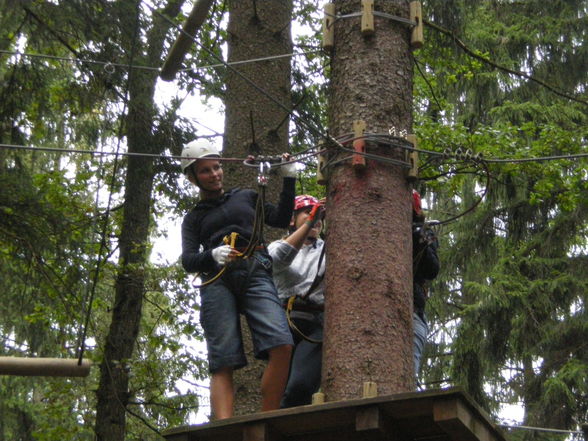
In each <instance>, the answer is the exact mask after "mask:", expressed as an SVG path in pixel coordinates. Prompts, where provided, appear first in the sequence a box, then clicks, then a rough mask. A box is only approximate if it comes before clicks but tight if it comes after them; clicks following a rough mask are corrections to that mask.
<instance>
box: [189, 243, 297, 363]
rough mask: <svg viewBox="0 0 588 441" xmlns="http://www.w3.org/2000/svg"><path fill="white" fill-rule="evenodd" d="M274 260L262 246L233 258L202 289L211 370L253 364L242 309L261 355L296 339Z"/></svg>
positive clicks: (255, 349)
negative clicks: (276, 282) (246, 346)
mask: <svg viewBox="0 0 588 441" xmlns="http://www.w3.org/2000/svg"><path fill="white" fill-rule="evenodd" d="M271 265H272V261H271V258H270V257H269V256H268V255H267V254H266V253H263V252H256V253H255V254H254V255H253V256H251V257H250V258H249V259H245V260H239V261H236V262H233V263H232V264H230V265H229V266H228V267H227V269H226V271H225V273H224V274H223V276H222V277H221V278H220V279H219V280H217V281H215V282H213V283H211V284H210V285H206V286H204V287H202V289H201V290H200V295H201V299H202V304H201V309H200V323H201V325H202V328H203V329H204V337H205V338H206V346H207V349H208V365H209V370H210V372H212V373H214V372H216V371H218V370H219V369H221V368H224V367H232V368H233V369H239V368H241V367H243V366H245V365H246V364H247V359H246V357H245V351H244V349H243V338H242V335H241V326H240V314H243V315H244V316H245V318H246V319H247V324H248V325H249V329H250V331H251V336H252V339H253V351H254V355H255V357H256V358H259V359H267V357H268V350H269V349H272V348H274V347H276V346H281V345H292V344H293V341H292V335H291V334H290V329H289V327H288V322H287V320H286V314H285V312H284V309H283V308H282V303H281V301H280V299H279V298H278V293H277V290H276V287H275V285H274V282H273V278H272V273H271Z"/></svg>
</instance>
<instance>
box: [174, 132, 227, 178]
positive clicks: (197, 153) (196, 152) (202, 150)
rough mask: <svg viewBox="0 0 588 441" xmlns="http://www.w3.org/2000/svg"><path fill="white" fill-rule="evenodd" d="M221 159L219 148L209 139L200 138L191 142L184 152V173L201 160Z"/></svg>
mask: <svg viewBox="0 0 588 441" xmlns="http://www.w3.org/2000/svg"><path fill="white" fill-rule="evenodd" d="M209 157H210V158H220V157H221V155H220V152H219V151H218V148H217V147H216V146H215V145H214V144H213V143H212V142H211V141H210V140H208V139H205V138H200V139H195V140H194V141H191V142H189V143H188V144H186V145H185V146H184V149H183V150H182V173H184V174H186V170H187V169H188V167H190V166H191V165H192V164H194V162H196V160H198V159H200V158H209Z"/></svg>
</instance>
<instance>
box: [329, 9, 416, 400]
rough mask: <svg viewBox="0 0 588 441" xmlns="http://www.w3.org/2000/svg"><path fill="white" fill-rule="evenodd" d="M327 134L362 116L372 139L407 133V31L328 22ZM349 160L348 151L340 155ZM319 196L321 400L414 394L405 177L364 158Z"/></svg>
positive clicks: (397, 153)
mask: <svg viewBox="0 0 588 441" xmlns="http://www.w3.org/2000/svg"><path fill="white" fill-rule="evenodd" d="M335 5H336V10H337V13H338V14H349V13H353V12H358V11H359V10H361V6H360V3H359V2H358V1H349V0H339V1H335ZM374 9H375V10H376V11H381V12H385V13H388V14H391V15H396V16H401V17H408V3H407V2H405V1H401V0H394V1H392V0H386V1H383V0H381V1H376V2H375V8H374ZM334 26H335V48H334V51H333V54H332V63H331V67H332V77H331V94H330V103H329V112H328V113H329V121H330V133H331V134H333V135H335V136H338V135H342V134H345V133H349V132H352V131H353V128H352V127H353V121H354V120H360V119H361V120H364V121H365V122H366V124H367V127H366V130H367V131H368V132H371V133H388V130H389V129H390V128H391V127H394V128H396V129H397V130H407V131H408V132H409V133H410V129H411V124H412V117H411V108H412V65H411V59H410V55H409V43H408V36H409V32H408V30H407V28H406V27H404V26H403V25H400V24H398V23H396V22H393V21H391V20H389V19H384V18H380V17H377V16H376V17H375V33H374V35H372V36H371V37H364V36H363V35H362V33H361V27H360V18H346V19H342V20H338V21H337V22H336V23H335V25H334ZM367 149H368V152H369V153H376V154H380V155H383V156H386V157H391V158H395V159H399V160H404V152H403V151H401V150H400V149H394V148H391V147H389V146H375V145H369V144H368V148H367ZM344 155H348V153H345V154H341V156H342V157H343V156H344ZM330 172H331V174H330V177H329V182H328V195H327V225H328V233H327V234H328V236H327V272H326V274H327V275H326V283H327V293H326V296H325V297H326V307H325V310H326V318H325V320H326V325H325V337H324V343H323V344H324V346H323V354H324V360H323V372H322V389H323V392H325V394H326V398H327V400H328V401H334V400H341V399H351V398H358V397H359V396H360V395H361V391H362V384H363V383H364V382H367V381H370V382H375V383H376V384H377V388H378V393H379V394H389V393H397V392H405V391H410V390H413V389H414V369H413V358H412V341H413V337H412V265H411V262H412V260H411V218H410V192H409V186H408V185H407V181H406V179H405V171H404V170H403V169H402V168H401V167H398V166H396V165H388V164H385V163H383V162H379V161H376V160H370V159H368V160H367V167H366V169H365V170H364V171H363V173H356V172H355V171H354V169H353V168H352V166H351V161H346V162H343V163H341V164H340V165H339V166H336V167H334V168H332V169H331V170H330Z"/></svg>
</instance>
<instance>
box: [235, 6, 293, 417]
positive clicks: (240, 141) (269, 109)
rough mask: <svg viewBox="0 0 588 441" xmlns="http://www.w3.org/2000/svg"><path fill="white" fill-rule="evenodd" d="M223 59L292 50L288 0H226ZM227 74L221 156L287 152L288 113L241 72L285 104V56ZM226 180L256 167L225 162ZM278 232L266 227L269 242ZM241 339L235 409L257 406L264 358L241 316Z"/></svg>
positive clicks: (245, 179)
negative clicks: (243, 360)
mask: <svg viewBox="0 0 588 441" xmlns="http://www.w3.org/2000/svg"><path fill="white" fill-rule="evenodd" d="M229 11H230V18H229V25H228V32H229V43H228V48H229V51H228V61H229V62H234V61H242V60H251V59H254V58H260V57H268V56H272V55H283V54H288V53H291V52H292V38H291V35H290V22H291V20H292V1H291V0H263V1H259V0H256V1H254V0H232V1H230V2H229ZM235 69H236V70H237V71H238V73H235V72H234V71H232V70H229V71H228V74H227V99H226V101H225V105H226V115H225V139H224V154H225V156H237V157H245V156H247V155H248V154H253V155H255V156H257V155H276V154H279V153H282V152H286V151H288V123H289V117H288V113H287V112H286V111H285V110H284V109H283V108H282V107H281V106H279V105H278V104H276V103H275V102H274V101H273V100H272V99H270V98H268V97H267V96H266V95H264V93H263V92H262V91H260V90H258V89H256V88H255V87H253V86H252V85H251V84H250V83H249V82H248V81H246V80H245V79H243V78H242V77H241V76H240V75H239V73H240V74H242V75H244V76H245V77H247V78H248V79H250V80H251V81H253V82H254V83H255V84H256V85H258V86H259V87H261V88H262V89H263V90H264V91H265V92H267V93H268V94H269V95H271V97H272V98H273V99H275V100H277V101H278V102H279V103H281V104H282V105H283V106H285V107H287V108H289V107H290V103H291V97H290V87H291V84H290V70H291V69H290V58H277V59H274V60H271V61H262V62H255V63H247V64H241V65H237V66H236V67H235ZM223 168H224V169H225V185H226V186H227V187H231V186H235V185H237V186H240V187H248V188H256V187H257V183H256V182H257V181H256V177H257V170H252V169H249V168H244V167H243V166H242V164H224V165H223ZM281 186H282V180H281V177H280V175H279V173H275V172H273V173H272V174H271V177H270V181H269V183H268V186H267V199H268V200H269V201H276V200H277V195H278V193H279V191H280V189H281ZM280 234H282V232H276V231H273V232H272V231H271V230H269V229H268V230H266V233H265V238H266V240H267V241H268V242H269V241H270V240H272V239H274V238H276V237H277V235H280ZM242 322H243V324H242V332H243V340H244V343H245V351H246V354H247V358H248V361H249V365H248V366H246V367H245V368H243V369H240V370H239V371H237V372H236V375H235V390H236V401H235V413H236V414H247V413H253V412H257V411H258V410H259V403H260V400H261V396H260V392H259V390H260V382H261V375H262V370H263V367H264V363H261V362H259V361H256V360H255V359H254V358H253V348H252V345H251V336H250V333H249V329H248V327H247V326H245V325H244V320H242Z"/></svg>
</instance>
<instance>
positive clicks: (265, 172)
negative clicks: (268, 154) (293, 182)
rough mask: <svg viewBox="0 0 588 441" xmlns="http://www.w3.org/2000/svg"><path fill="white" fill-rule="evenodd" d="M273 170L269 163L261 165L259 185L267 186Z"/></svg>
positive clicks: (261, 163) (258, 178) (258, 176)
mask: <svg viewBox="0 0 588 441" xmlns="http://www.w3.org/2000/svg"><path fill="white" fill-rule="evenodd" d="M271 168H272V165H271V164H270V163H269V162H267V161H265V162H263V161H262V162H260V163H259V175H257V183H258V184H259V185H267V181H268V179H269V172H270V169H271Z"/></svg>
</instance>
